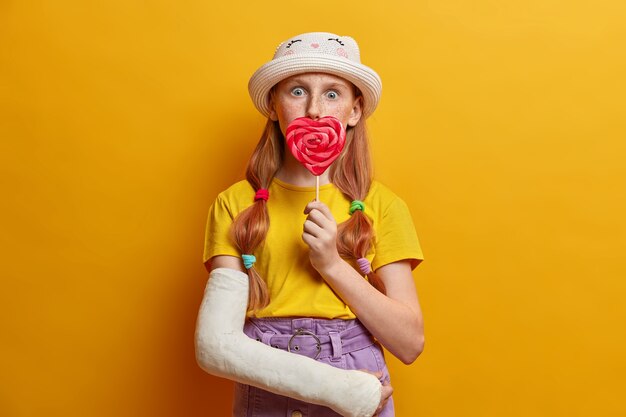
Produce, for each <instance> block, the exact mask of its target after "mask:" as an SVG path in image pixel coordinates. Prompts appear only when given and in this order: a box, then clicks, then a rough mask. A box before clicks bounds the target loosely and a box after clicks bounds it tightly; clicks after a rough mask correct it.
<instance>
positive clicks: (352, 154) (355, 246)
mask: <svg viewBox="0 0 626 417" xmlns="http://www.w3.org/2000/svg"><path fill="white" fill-rule="evenodd" d="M357 93H358V91H357ZM284 153H285V139H284V137H283V134H282V132H281V131H280V126H279V124H278V122H275V121H272V120H270V119H268V120H267V124H266V125H265V129H264V131H263V134H262V135H261V139H260V140H259V143H258V144H257V146H256V148H255V150H254V152H253V153H252V156H251V158H250V161H249V162H248V167H247V169H246V179H247V180H248V182H249V183H250V185H251V186H252V188H253V189H254V190H255V191H258V190H259V189H261V188H269V185H270V184H271V182H272V179H273V178H274V175H275V174H276V172H277V171H278V169H279V168H280V166H281V165H282V162H283V158H284ZM329 177H330V181H331V182H332V183H333V184H334V185H335V186H336V187H337V188H338V189H339V190H340V191H341V192H342V193H343V194H344V195H345V196H346V197H348V198H349V199H350V200H363V199H365V197H366V196H367V194H368V192H369V189H370V186H371V184H372V163H371V158H370V152H369V144H368V137H367V130H366V127H365V120H364V119H363V118H361V120H359V122H358V123H357V124H356V125H355V126H354V127H349V128H348V129H347V132H346V145H345V147H344V149H343V152H342V153H341V155H340V156H339V158H337V160H336V161H335V162H334V163H333V164H332V166H331V168H330V172H329ZM270 198H271V196H270ZM346 209H347V207H346ZM269 226H270V219H269V215H268V212H267V203H266V202H265V201H264V200H257V201H255V202H254V203H253V204H252V205H251V206H250V207H248V208H247V209H245V210H243V211H241V212H240V213H239V214H238V215H237V217H236V218H235V220H234V221H233V224H232V226H231V235H232V237H233V241H234V243H235V245H236V247H237V249H238V250H239V251H240V253H242V254H253V253H254V252H255V250H256V249H257V248H258V247H259V246H261V245H262V244H263V242H264V241H265V238H266V236H267V232H268V230H269ZM373 238H374V229H373V227H372V222H371V220H370V219H369V218H368V217H367V215H365V213H363V212H362V211H360V210H356V211H355V212H354V213H353V214H352V215H351V216H350V218H349V219H348V220H346V221H345V222H343V223H341V224H339V225H338V230H337V250H338V252H339V255H340V256H342V257H344V258H352V259H355V260H356V259H359V258H364V257H365V255H366V254H367V252H368V250H369V248H370V246H371V243H372V240H373ZM247 272H248V279H249V282H250V292H249V295H248V311H252V312H254V311H257V310H260V309H262V308H264V307H265V306H267V305H268V304H269V300H270V297H269V293H268V288H267V284H266V283H265V281H264V280H263V278H261V276H260V275H259V273H258V272H257V271H256V269H255V268H254V266H252V267H251V268H250V269H248V270H247ZM367 278H368V281H369V282H370V283H371V284H372V285H373V286H374V287H375V288H376V289H377V290H379V291H380V292H382V293H383V294H384V293H385V286H384V284H383V282H382V280H381V279H380V277H378V275H377V274H376V273H375V272H374V271H371V272H370V273H369V274H367Z"/></svg>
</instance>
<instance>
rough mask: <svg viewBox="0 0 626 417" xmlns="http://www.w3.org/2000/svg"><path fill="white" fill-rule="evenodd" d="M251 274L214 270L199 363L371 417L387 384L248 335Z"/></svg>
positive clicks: (199, 336) (350, 416)
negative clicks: (244, 329)
mask: <svg viewBox="0 0 626 417" xmlns="http://www.w3.org/2000/svg"><path fill="white" fill-rule="evenodd" d="M247 303H248V276H247V275H246V274H244V273H243V272H240V271H236V270H234V269H228V268H216V269H214V270H213V271H212V272H211V275H210V278H209V282H208V284H207V286H206V289H205V292H204V299H203V300H202V304H201V306H200V312H199V314H198V322H197V327H196V359H197V361H198V364H199V365H200V367H201V368H202V369H204V370H205V371H206V372H208V373H210V374H213V375H217V376H221V377H224V378H228V379H232V380H234V381H237V382H240V383H244V384H248V385H253V386H255V387H259V388H261V389H264V390H267V391H270V392H273V393H276V394H279V395H285V396H288V397H292V398H296V399H299V400H302V401H306V402H309V403H314V404H320V405H323V406H326V407H330V408H332V409H333V410H335V411H336V412H337V413H339V414H341V415H342V416H346V417H370V416H372V415H373V414H374V412H375V411H376V408H377V407H378V405H379V403H380V399H381V389H382V386H381V384H380V382H379V381H378V379H377V378H376V377H375V376H373V375H371V374H368V373H366V372H362V371H355V370H344V369H338V368H334V367H332V366H330V365H327V364H324V363H321V362H317V361H315V360H313V359H311V358H308V357H305V356H301V355H296V354H293V353H289V352H285V351H282V350H278V349H275V348H272V347H270V346H267V345H265V344H263V343H260V342H257V341H256V340H253V339H250V338H249V337H248V336H246V335H245V334H244V333H243V326H244V322H245V318H246V308H247Z"/></svg>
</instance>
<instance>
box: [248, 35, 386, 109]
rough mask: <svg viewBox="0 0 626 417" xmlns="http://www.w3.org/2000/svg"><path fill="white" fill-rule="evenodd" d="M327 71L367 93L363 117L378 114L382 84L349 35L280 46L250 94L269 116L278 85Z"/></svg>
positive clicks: (306, 38)
mask: <svg viewBox="0 0 626 417" xmlns="http://www.w3.org/2000/svg"><path fill="white" fill-rule="evenodd" d="M304 72H323V73H327V74H332V75H336V76H338V77H341V78H344V79H346V80H348V81H350V82H351V83H352V84H354V85H355V86H356V87H357V88H358V89H359V90H361V93H363V116H364V117H366V118H367V117H368V116H369V115H370V114H372V113H373V112H374V109H376V106H377V105H378V101H379V100H380V94H381V91H382V82H381V81H380V77H379V76H378V74H376V72H375V71H374V70H372V69H371V68H369V67H367V66H365V65H363V64H361V57H360V53H359V46H358V45H357V43H356V41H355V40H354V39H352V38H351V37H349V36H338V35H335V34H334V33H327V32H312V33H304V34H302V35H298V36H295V37H293V38H291V39H289V40H288V41H285V42H283V43H281V44H280V45H278V48H277V49H276V53H274V57H273V58H272V60H271V61H269V62H268V63H266V64H265V65H263V66H262V67H261V68H259V69H258V70H256V72H255V73H254V74H253V75H252V77H251V78H250V82H249V83H248V91H249V92H250V97H252V101H253V102H254V105H255V106H256V108H257V109H258V110H259V111H260V112H261V113H262V114H263V115H264V116H266V117H267V116H269V114H270V107H269V92H270V90H271V89H272V87H273V86H274V85H276V84H277V83H278V82H280V81H282V80H284V79H285V78H288V77H291V76H292V75H295V74H302V73H304Z"/></svg>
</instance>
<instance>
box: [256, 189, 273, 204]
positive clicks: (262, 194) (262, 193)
mask: <svg viewBox="0 0 626 417" xmlns="http://www.w3.org/2000/svg"><path fill="white" fill-rule="evenodd" d="M269 198H270V192H269V191H267V190H266V189H265V188H259V190H258V191H257V192H256V194H254V201H257V200H265V201H267V200H268V199H269Z"/></svg>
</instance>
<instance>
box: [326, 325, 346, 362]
mask: <svg viewBox="0 0 626 417" xmlns="http://www.w3.org/2000/svg"><path fill="white" fill-rule="evenodd" d="M328 336H330V343H331V345H332V346H333V356H332V357H331V359H330V360H331V361H333V362H337V361H339V360H341V355H343V349H342V347H341V336H339V332H328Z"/></svg>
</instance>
